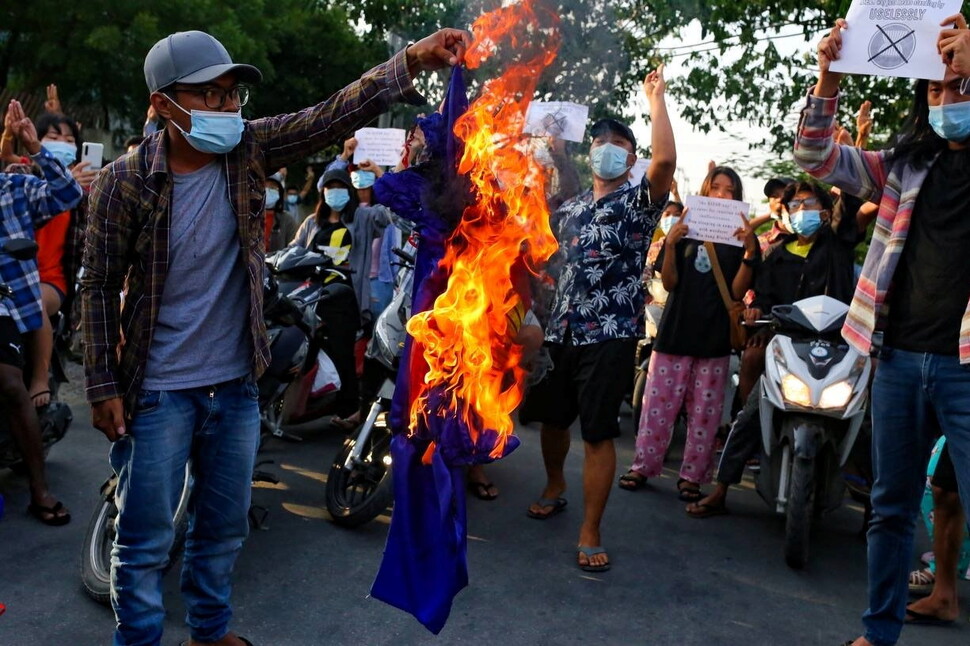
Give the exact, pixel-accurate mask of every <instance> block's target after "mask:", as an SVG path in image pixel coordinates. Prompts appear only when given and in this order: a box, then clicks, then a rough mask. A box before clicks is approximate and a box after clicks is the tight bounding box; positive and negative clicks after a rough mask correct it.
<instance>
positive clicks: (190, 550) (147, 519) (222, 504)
mask: <svg viewBox="0 0 970 646" xmlns="http://www.w3.org/2000/svg"><path fill="white" fill-rule="evenodd" d="M257 399H258V391H257V388H256V385H255V384H254V383H253V382H252V381H251V380H250V379H249V378H244V379H237V380H234V381H230V382H226V383H222V384H218V385H215V386H209V387H203V388H191V389H187V390H165V391H159V390H145V391H142V392H141V393H139V395H138V403H137V406H136V410H135V411H134V416H133V419H132V421H131V422H130V423H129V424H128V434H127V435H126V436H124V437H122V438H121V439H119V440H118V441H117V442H115V443H114V444H113V445H112V447H111V456H110V458H111V466H112V468H113V469H114V471H115V473H117V474H118V488H117V493H116V501H117V504H118V520H117V525H116V529H117V537H116V539H115V543H114V548H113V549H112V552H111V605H112V607H113V608H114V611H115V618H116V619H117V622H118V625H117V630H116V632H115V637H114V643H115V645H116V646H121V645H124V646H142V645H145V646H148V645H155V644H159V643H160V641H161V638H162V622H163V620H164V618H165V609H164V607H163V606H162V571H163V569H164V568H165V566H166V564H167V563H168V553H169V549H170V548H171V546H172V541H173V539H174V530H175V528H174V526H173V522H172V517H173V516H174V514H175V510H176V507H177V506H178V501H179V498H180V497H181V493H182V484H183V482H184V478H185V465H186V462H187V461H189V460H191V464H192V493H191V496H190V498H189V506H188V517H189V529H188V535H187V539H186V542H185V555H184V557H183V566H182V580H181V586H182V595H183V597H184V600H185V605H186V608H187V613H186V623H187V624H188V625H189V628H190V630H191V634H192V638H193V639H195V640H197V641H201V642H214V641H218V640H219V639H221V638H222V637H224V636H225V635H226V633H227V632H228V631H229V619H230V617H231V616H232V609H231V607H230V605H229V594H230V591H231V589H232V585H231V581H230V576H231V574H232V569H233V565H234V564H235V562H236V557H237V555H238V554H239V550H240V549H241V548H242V543H243V539H245V538H246V535H247V534H248V533H249V523H248V512H249V501H250V487H251V484H252V472H253V462H254V460H255V456H256V449H257V445H258V442H259V406H258V403H257Z"/></svg>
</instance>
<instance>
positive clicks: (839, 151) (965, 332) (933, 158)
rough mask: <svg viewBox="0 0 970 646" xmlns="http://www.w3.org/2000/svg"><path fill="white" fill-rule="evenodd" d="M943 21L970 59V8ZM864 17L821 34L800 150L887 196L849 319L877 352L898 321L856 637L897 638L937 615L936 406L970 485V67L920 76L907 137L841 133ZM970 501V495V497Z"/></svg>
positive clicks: (870, 194)
mask: <svg viewBox="0 0 970 646" xmlns="http://www.w3.org/2000/svg"><path fill="white" fill-rule="evenodd" d="M943 26H944V27H946V29H944V31H943V32H942V33H941V34H940V37H939V40H938V42H937V52H936V55H937V57H938V58H939V59H940V60H941V61H942V62H943V63H944V64H946V63H948V62H950V61H954V60H958V59H959V60H963V57H964V56H965V55H966V54H967V53H968V52H967V43H968V41H967V39H965V38H960V36H962V35H963V34H960V33H955V31H954V29H951V27H955V28H956V31H964V30H966V28H967V23H966V21H965V20H964V19H963V18H962V17H961V16H959V15H956V16H951V17H949V18H947V19H946V20H944V21H943ZM854 28H855V23H852V24H847V23H846V21H844V20H840V21H838V23H837V24H836V26H835V28H834V29H832V31H831V33H829V34H828V35H827V36H826V37H825V38H824V39H822V41H821V43H820V44H819V47H818V61H819V69H820V74H819V79H818V83H817V84H816V85H815V87H814V89H813V90H812V91H811V93H810V94H809V96H808V100H807V104H806V106H805V109H804V111H803V113H802V119H801V122H800V127H799V131H798V137H797V140H796V143H795V160H796V161H797V162H798V164H799V165H800V166H801V167H802V168H804V169H805V170H806V171H807V172H809V173H810V174H811V175H813V176H815V177H818V178H819V179H821V180H824V181H826V182H830V183H832V184H835V185H836V186H838V187H839V188H841V189H842V190H843V191H845V192H848V193H852V194H854V195H856V196H858V197H860V198H862V199H865V200H876V201H878V202H879V215H878V217H877V221H876V227H875V231H874V233H873V238H872V244H871V245H870V247H869V253H868V255H867V257H866V262H865V265H864V267H863V270H862V277H861V278H860V280H859V284H858V287H857V288H856V291H855V296H854V298H853V301H852V306H851V309H850V311H849V316H848V320H847V322H846V325H845V328H844V329H843V332H842V334H843V336H844V337H845V338H846V340H847V341H848V342H849V343H850V344H851V345H852V346H853V347H854V348H855V349H857V350H858V351H859V352H863V353H868V352H869V351H870V350H871V348H872V338H873V334H874V333H875V332H876V329H877V326H878V327H879V328H880V329H882V330H883V331H884V333H885V342H884V346H883V348H882V349H881V351H880V355H879V365H878V367H877V368H876V372H875V379H874V381H873V385H872V418H873V459H874V467H875V473H876V482H875V484H874V485H873V488H872V508H873V516H872V523H871V525H870V528H869V609H868V610H866V612H865V614H864V616H863V623H864V625H865V629H866V632H865V636H864V637H860V638H858V639H856V640H855V641H854V642H846V643H847V644H852V645H853V646H887V645H889V644H895V643H896V641H897V640H898V639H899V634H900V632H901V630H902V627H903V623H904V622H906V621H911V622H925V621H932V620H933V619H934V617H931V616H926V615H922V614H920V615H916V614H912V613H908V612H907V609H906V602H907V577H908V574H909V560H910V557H911V556H912V551H913V532H914V526H915V523H916V518H917V514H918V511H919V503H920V497H921V495H922V491H923V485H924V481H925V467H926V462H927V458H928V456H929V451H930V444H931V438H930V437H929V435H928V434H927V433H925V432H924V429H926V428H928V426H929V425H928V424H927V423H926V421H927V417H928V415H929V412H930V411H931V410H933V411H934V412H935V415H936V418H937V419H938V421H939V424H940V427H941V429H942V431H943V434H944V435H945V436H946V437H947V445H948V446H949V447H950V451H951V455H952V457H953V466H954V468H955V470H956V477H957V481H958V483H959V486H960V489H961V490H963V491H970V369H968V367H970V254H968V253H967V249H968V248H970V218H967V217H966V214H967V204H968V203H970V148H968V146H970V96H968V95H966V94H963V92H962V91H961V88H962V87H963V86H964V85H965V84H964V83H963V81H964V79H962V78H961V77H960V75H959V74H958V73H957V72H955V71H954V70H953V69H952V68H951V67H949V66H947V67H944V75H943V77H942V79H940V80H932V81H926V80H922V81H919V82H918V83H917V84H916V85H915V96H914V102H913V108H912V111H911V112H910V116H909V119H908V121H907V122H906V124H905V125H904V127H903V130H902V132H901V133H900V134H899V136H898V137H896V138H894V139H893V141H895V142H896V145H895V147H894V148H893V149H890V150H883V151H878V152H876V151H864V150H859V149H857V148H853V147H850V146H838V145H835V143H834V142H833V141H832V137H831V133H832V131H833V128H834V123H835V115H836V111H837V107H838V94H839V83H840V81H841V76H842V75H841V74H839V73H837V72H835V71H833V67H834V66H833V65H832V63H833V61H836V60H838V59H839V58H840V57H841V55H842V38H843V32H844V31H846V30H848V31H847V32H846V33H848V32H851V31H852V29H854ZM950 45H955V47H951V46H950ZM922 46H923V47H931V48H932V47H933V44H932V43H924V44H923V45H922ZM944 49H945V51H940V50H944ZM938 78H939V77H938ZM968 501H970V496H964V497H963V504H964V508H965V510H967V511H970V509H968V507H970V506H968Z"/></svg>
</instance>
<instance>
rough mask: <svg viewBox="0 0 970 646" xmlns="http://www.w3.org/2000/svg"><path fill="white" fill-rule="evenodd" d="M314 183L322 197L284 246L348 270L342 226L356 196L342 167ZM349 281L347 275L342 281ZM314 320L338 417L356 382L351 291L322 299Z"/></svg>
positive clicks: (348, 405) (352, 398)
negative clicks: (333, 382) (321, 331)
mask: <svg viewBox="0 0 970 646" xmlns="http://www.w3.org/2000/svg"><path fill="white" fill-rule="evenodd" d="M319 187H320V189H321V193H322V194H323V199H322V200H320V202H318V203H317V208H316V210H315V211H314V212H313V214H311V215H310V216H308V217H307V219H306V220H304V221H303V224H301V225H300V228H299V230H298V231H297V232H296V236H294V238H293V241H292V242H291V243H290V246H293V245H298V246H301V247H306V248H307V249H310V250H312V251H316V252H318V253H322V254H324V255H327V256H329V257H330V258H331V259H332V260H333V264H334V265H335V266H336V267H337V268H338V269H343V270H345V271H348V273H349V270H350V269H351V267H350V265H349V262H350V258H351V252H352V247H353V236H352V235H351V232H350V229H349V228H348V225H347V222H349V221H350V220H351V219H352V217H353V215H352V214H353V213H354V212H355V211H356V210H357V204H358V203H357V194H356V192H355V191H354V190H353V184H352V182H351V179H350V175H349V174H348V173H347V171H345V170H343V169H339V168H334V169H330V170H328V171H326V172H325V173H324V174H323V176H322V177H321V178H320V182H319ZM334 280H338V278H337V277H336V275H335V274H330V275H328V276H327V277H326V278H325V283H330V282H333V281H334ZM347 284H351V283H350V278H348V280H347ZM317 309H318V312H317V313H318V314H319V316H320V320H321V322H322V323H323V325H324V326H325V327H326V330H327V338H328V340H329V345H328V347H327V354H329V355H330V358H331V359H332V360H333V364H334V367H336V368H337V374H338V375H339V376H340V391H339V392H338V393H337V399H336V401H335V402H334V414H335V415H336V416H337V417H338V418H345V417H349V416H350V415H353V414H354V411H356V410H357V406H358V398H359V384H358V382H357V369H356V365H355V362H354V342H355V341H356V340H357V330H358V329H360V312H359V308H358V305H357V298H356V296H355V295H354V293H353V292H347V293H346V296H341V297H339V298H337V299H332V300H328V301H327V302H326V303H325V304H323V305H322V306H321V307H319V308H317Z"/></svg>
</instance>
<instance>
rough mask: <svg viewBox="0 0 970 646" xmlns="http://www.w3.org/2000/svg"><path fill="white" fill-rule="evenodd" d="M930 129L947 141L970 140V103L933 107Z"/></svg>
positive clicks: (931, 107) (931, 108)
mask: <svg viewBox="0 0 970 646" xmlns="http://www.w3.org/2000/svg"><path fill="white" fill-rule="evenodd" d="M930 127H931V128H933V131H934V132H936V134H938V135H940V136H941V137H943V138H944V139H946V140H947V141H965V140H967V139H970V101H964V102H962V103H948V104H947V105H931V106H930Z"/></svg>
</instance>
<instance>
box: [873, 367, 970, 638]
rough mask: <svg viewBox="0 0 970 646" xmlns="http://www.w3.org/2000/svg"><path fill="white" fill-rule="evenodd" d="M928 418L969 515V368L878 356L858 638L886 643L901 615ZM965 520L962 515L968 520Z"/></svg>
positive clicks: (898, 628)
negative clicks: (862, 633) (865, 601)
mask: <svg viewBox="0 0 970 646" xmlns="http://www.w3.org/2000/svg"><path fill="white" fill-rule="evenodd" d="M931 415H935V417H936V419H937V421H938V422H939V425H940V428H941V429H942V431H943V434H944V435H945V436H946V438H947V445H948V446H949V447H950V451H951V456H952V458H953V466H954V468H955V470H956V475H957V481H958V484H959V487H960V491H961V492H962V493H963V494H964V495H962V496H961V498H962V501H963V506H964V509H966V510H967V511H968V514H970V506H968V502H970V495H968V493H970V365H961V364H960V361H959V359H958V357H956V356H944V355H937V354H924V353H917V352H905V351H902V350H895V349H892V348H886V349H884V350H883V351H882V353H881V355H880V358H879V364H878V366H877V368H876V376H875V379H874V381H873V384H872V460H873V467H874V471H875V476H876V481H875V483H874V484H873V487H872V523H871V524H870V526H869V554H868V558H869V609H868V610H866V612H865V614H864V615H863V618H862V622H863V624H865V627H866V639H868V640H869V641H870V642H872V643H873V644H875V646H889V645H890V644H895V643H896V641H897V640H898V639H899V633H900V631H901V630H902V628H903V621H904V619H905V616H906V604H907V600H908V577H909V570H910V565H911V560H912V557H913V532H914V529H915V527H916V519H917V517H918V514H919V504H920V499H921V498H922V496H923V489H924V487H925V485H926V464H927V461H928V459H929V454H930V448H931V447H932V443H933V438H932V437H931V433H930V428H933V427H934V426H933V425H930V424H927V418H928V417H929V416H931ZM968 517H970V516H968Z"/></svg>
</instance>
